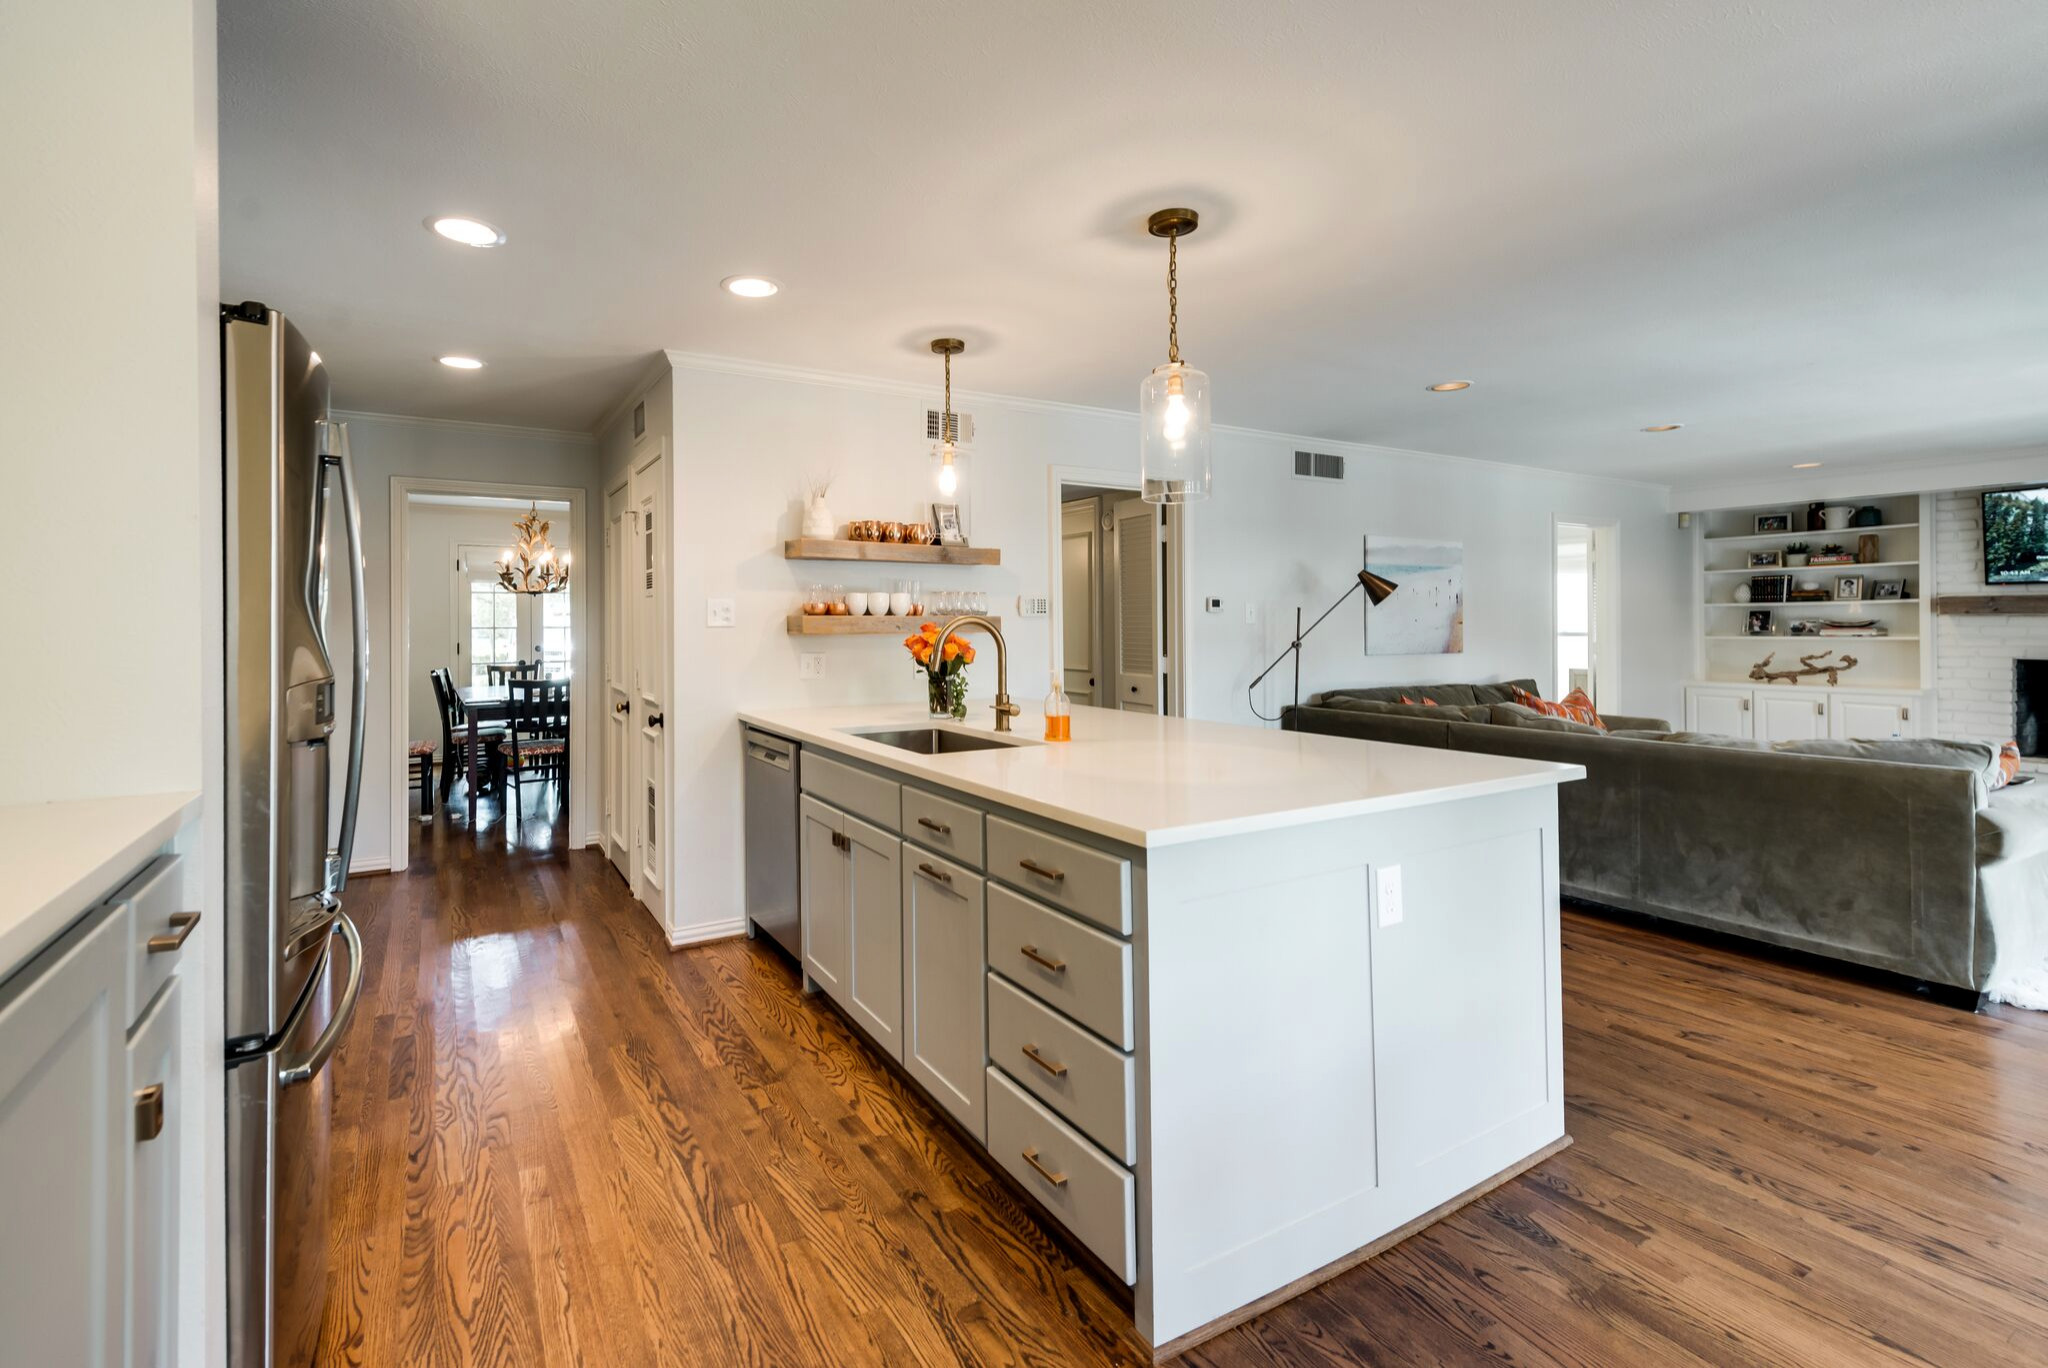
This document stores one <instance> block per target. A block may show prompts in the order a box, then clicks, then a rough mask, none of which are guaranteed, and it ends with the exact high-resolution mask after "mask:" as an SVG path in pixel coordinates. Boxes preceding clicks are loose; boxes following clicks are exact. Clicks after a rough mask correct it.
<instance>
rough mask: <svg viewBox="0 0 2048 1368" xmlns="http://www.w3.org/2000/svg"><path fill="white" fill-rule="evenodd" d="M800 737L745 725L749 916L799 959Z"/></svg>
mask: <svg viewBox="0 0 2048 1368" xmlns="http://www.w3.org/2000/svg"><path fill="white" fill-rule="evenodd" d="M800 749H801V747H799V746H798V745H797V743H796V742H794V741H790V740H786V739H784V738H783V737H780V736H776V735H774V734H773V733H772V732H764V731H755V730H754V729H753V728H752V727H748V728H747V729H746V751H747V754H746V769H747V778H746V804H747V810H746V815H747V920H748V921H749V922H751V923H752V924H753V925H754V926H756V927H758V928H759V929H760V930H762V931H765V932H767V933H768V934H769V935H770V936H773V937H774V938H775V941H776V943H777V944H778V945H780V946H781V947H782V948H783V949H785V950H787V951H789V953H790V954H792V955H794V956H796V958H797V960H798V961H799V962H801V961H802V959H803V956H804V937H803V918H802V914H801V911H800V907H799V902H798V896H797V840H798V832H797V786H796V761H797V752H798V751H799V750H800Z"/></svg>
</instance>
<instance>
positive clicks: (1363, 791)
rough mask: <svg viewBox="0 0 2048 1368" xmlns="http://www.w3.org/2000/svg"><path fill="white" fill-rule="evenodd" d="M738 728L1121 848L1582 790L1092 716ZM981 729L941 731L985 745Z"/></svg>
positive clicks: (1231, 731) (782, 720) (1381, 749)
mask: <svg viewBox="0 0 2048 1368" xmlns="http://www.w3.org/2000/svg"><path fill="white" fill-rule="evenodd" d="M740 720H741V721H742V722H745V723H747V724H748V725H750V726H754V727H758V728H760V729H761V730H763V731H767V732H773V733H775V734H776V735H778V736H783V737H787V738H788V739H790V740H792V741H798V742H801V743H803V744H804V745H805V746H811V747H817V748H820V749H823V750H829V751H835V752H838V753H839V754H841V755H845V756H849V757H852V758H854V759H858V760H862V761H865V762H867V763H868V764H871V765H877V766H880V767H881V768H883V769H888V770H893V771H895V772H897V773H898V774H901V775H902V776H903V777H904V778H906V779H912V780H919V779H921V780H925V781H927V782H929V783H932V784H934V785H938V786H941V787H944V788H950V789H956V790H959V791H961V792H963V793H969V794H973V795H974V796H976V797H979V798H984V799H986V800H988V801H989V802H992V803H1000V804H1003V805H1005V806H1008V807H1013V808H1016V809H1018V810H1020V811H1023V812H1028V813H1032V814H1034V815H1036V816H1040V817H1046V818H1049V819H1051V820H1053V821H1057V822H1063V823H1065V824H1067V825H1069V826H1073V827H1078V828H1080V829H1081V830H1083V831H1089V832H1093V833H1095V834H1096V835H1099V836H1105V837H1107V838H1109V839H1110V840H1113V841H1121V842H1123V843H1125V844H1127V845H1134V846H1144V847H1153V846H1168V845H1177V844H1180V843H1182V842H1186V841H1200V840H1207V839H1210V838H1212V837H1216V836H1234V835H1239V834H1242V833H1245V832H1252V831H1266V830H1271V829H1273V828H1276V827H1285V826H1299V825H1303V824H1305V823H1309V822H1320V821H1328V820H1330V819H1332V818H1338V817H1354V816H1359V815H1362V814H1366V813H1373V812H1388V811H1396V810H1399V809H1402V808H1413V807H1420V806H1423V805H1425V804H1430V803H1445V802H1453V801H1456V800H1458V799H1462V798H1476V797H1481V796H1483V795H1486V794H1492V793H1507V792H1510V791H1513V790H1515V789H1525V788H1536V787H1540V786H1542V785H1546V784H1560V783H1565V782H1567V781H1569V780H1573V779H1583V778H1584V777H1585V774H1586V771H1585V769H1584V768H1583V767H1582V766H1579V765H1560V764H1553V763H1551V762H1548V761H1543V760H1521V759H1516V758H1513V757H1510V756H1504V755H1479V754H1474V753H1471V752H1467V751H1449V750H1433V749H1429V748H1426V747H1421V746H1397V745H1392V744H1389V743H1387V742H1384V741H1360V740H1356V739H1353V738H1350V737H1341V736H1317V735H1311V734H1307V733H1303V732H1290V731H1269V730H1267V729H1265V728H1261V727H1243V726H1234V725H1231V724H1229V723H1223V722H1194V721H1188V720H1186V719H1183V718H1177V717H1152V716H1147V715H1145V714H1142V713H1127V712H1115V711H1110V710H1107V709H1103V708H1076V709H1074V723H1073V733H1074V739H1073V740H1072V741H1069V742H1064V743H1059V744H1054V743H1047V742H1042V741H1039V740H1038V739H1037V738H1039V737H1042V736H1043V735H1044V734H1045V721H1044V718H1043V716H1042V715H1041V713H1040V712H1039V710H1038V709H1036V708H1033V707H1028V706H1027V707H1026V709H1025V712H1024V715H1023V716H1022V717H1019V718H1017V719H1016V720H1015V723H1014V725H1015V726H1016V728H1017V730H1016V732H1015V733H1014V735H1015V737H1016V738H1017V739H1019V740H1023V741H1026V742H1028V743H1030V744H1025V745H1020V746H1012V747H1005V748H1003V749H1000V750H980V751H968V752H962V753H959V754H952V755H918V754H915V753H913V752H910V751H905V750H899V749H897V748H896V747H894V746H885V745H882V744H880V743H879V742H875V741H869V740H864V739H862V738H861V737H859V736H854V735H849V734H848V733H849V732H851V731H857V730H874V729H883V728H889V727H924V726H929V725H931V724H930V722H929V721H928V720H927V718H926V716H925V711H924V709H923V708H921V707H917V706H911V707H907V708H906V707H902V706H899V705H881V706H868V707H843V708H758V709H750V710H745V711H742V712H741V713H740ZM993 721H994V719H993V718H983V719H972V718H971V715H970V723H966V724H949V725H948V728H947V729H948V730H956V731H973V732H981V733H992V732H993V730H994V727H993Z"/></svg>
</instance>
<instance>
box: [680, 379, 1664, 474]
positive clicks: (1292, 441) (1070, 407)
mask: <svg viewBox="0 0 2048 1368" xmlns="http://www.w3.org/2000/svg"><path fill="white" fill-rule="evenodd" d="M665 355H666V356H667V357H668V361H669V364H670V365H671V366H673V367H674V368H675V369H677V370H693V371H703V372H707V373H709V374H713V375H737V376H744V377H746V378H749V379H755V380H778V381H782V382H785V383H788V384H798V385H823V386H826V387H828V388H832V389H844V390H857V391H862V392H865V393H869V394H889V395H898V396H902V397H904V398H911V399H922V400H926V401H929V400H930V398H931V396H932V392H933V389H934V387H933V386H931V385H928V384H920V383H918V382H916V381H908V380H883V379H878V378H876V377H874V376H867V375H853V374H850V373H848V372H844V371H825V370H812V369H809V368H806V367H803V366H784V365H779V364H777V363H775V362H772V361H749V360H745V359H743V358H741V357H735V356H711V355H708V354H705V353H703V352H683V351H671V352H667V353H665ZM970 404H972V405H976V406H987V405H995V406H997V407H1001V408H1007V409H1014V410H1017V411H1019V412H1024V413H1059V414H1066V415H1069V416H1074V417H1083V418H1092V419H1095V420H1098V421H1114V422H1120V423H1135V422H1137V420H1138V414H1137V412H1136V410H1134V409H1112V408H1101V407H1098V406H1096V405H1093V404H1069V403H1064V402H1062V401H1060V400H1057V399H1031V398H1026V397H1024V396H1022V395H1015V394H996V393H992V392H990V391H987V390H960V391H957V392H956V407H959V408H961V409H967V408H968V406H969V405H970ZM1213 431H1215V432H1217V433H1219V434H1223V435H1228V436H1231V437H1239V438H1244V439H1246V440H1249V441H1259V442H1277V443H1282V444H1287V445H1289V446H1290V447H1291V448H1302V449H1309V448H1313V449H1314V450H1317V451H1326V452H1329V453H1331V454H1332V455H1336V454H1340V453H1341V454H1343V455H1345V456H1359V457H1381V458H1384V459H1388V460H1399V461H1409V462H1417V463H1424V464H1445V463H1449V464H1453V465H1459V466H1464V467H1469V468H1472V469H1476V470H1490V471H1499V472H1506V473H1510V474H1516V475H1540V476H1544V477H1547V478H1550V479H1558V480H1572V481H1578V482H1582V483H1586V484H1595V485H1604V486H1619V487H1623V488H1628V489H1641V490H1649V491H1652V492H1656V493H1668V492H1669V491H1670V488H1671V486H1670V485H1669V484H1668V483H1666V482H1664V481H1661V480H1631V479H1626V478H1624V477H1622V476H1618V475H1588V474H1582V473H1580V472H1577V471H1570V470H1552V469H1549V468H1548V467H1545V466H1531V465H1516V464H1515V463H1514V462H1512V461H1497V460H1490V459H1488V458H1486V457H1483V456H1451V455H1447V454H1445V453H1443V452H1437V451H1413V450H1410V449H1408V448H1406V447H1390V446H1377V445H1374V444H1373V443H1370V442H1353V441H1346V440H1343V439H1340V438H1332V437H1309V436H1304V435H1302V434H1300V433H1293V432H1274V431H1271V430H1270V429H1266V428H1249V427H1233V426H1230V425H1227V424H1222V423H1219V424H1216V425H1215V426H1214V428H1213Z"/></svg>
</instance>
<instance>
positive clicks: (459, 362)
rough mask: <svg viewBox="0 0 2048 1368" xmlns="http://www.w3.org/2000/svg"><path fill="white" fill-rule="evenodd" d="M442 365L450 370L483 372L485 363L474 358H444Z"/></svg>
mask: <svg viewBox="0 0 2048 1368" xmlns="http://www.w3.org/2000/svg"><path fill="white" fill-rule="evenodd" d="M441 364H442V365H444V366H446V367H448V368H449V369H450V370H482V369H483V368H484V363H483V362H481V361H479V360H477V359H476V358H475V357H474V356H444V357H442V358H441Z"/></svg>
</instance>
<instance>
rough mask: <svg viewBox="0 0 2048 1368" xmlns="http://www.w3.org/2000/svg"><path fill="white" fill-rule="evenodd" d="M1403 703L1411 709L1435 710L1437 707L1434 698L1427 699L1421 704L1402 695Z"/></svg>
mask: <svg viewBox="0 0 2048 1368" xmlns="http://www.w3.org/2000/svg"><path fill="white" fill-rule="evenodd" d="M1401 701H1402V702H1403V703H1405V704H1407V705H1408V706H1409V707H1411V708H1434V707H1435V706H1436V700H1435V699H1434V698H1425V699H1423V700H1422V701H1421V702H1420V703H1417V702H1416V701H1415V700H1414V699H1412V698H1410V697H1409V696H1408V695H1407V694H1402V695H1401Z"/></svg>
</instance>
